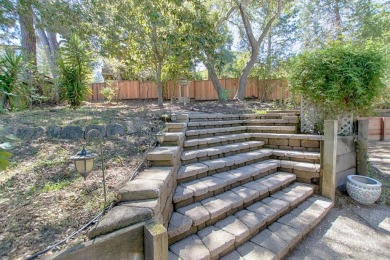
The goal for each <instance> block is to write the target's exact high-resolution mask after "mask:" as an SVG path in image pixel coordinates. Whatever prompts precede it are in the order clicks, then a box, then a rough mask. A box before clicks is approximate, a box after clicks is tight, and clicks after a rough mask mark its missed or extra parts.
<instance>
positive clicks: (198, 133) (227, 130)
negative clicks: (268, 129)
mask: <svg viewBox="0 0 390 260" xmlns="http://www.w3.org/2000/svg"><path fill="white" fill-rule="evenodd" d="M245 131H246V126H233V127H221V128H208V129H196V130H187V131H186V139H187V140H190V139H196V138H201V137H202V138H204V137H215V136H220V135H229V134H240V133H244V132H245Z"/></svg>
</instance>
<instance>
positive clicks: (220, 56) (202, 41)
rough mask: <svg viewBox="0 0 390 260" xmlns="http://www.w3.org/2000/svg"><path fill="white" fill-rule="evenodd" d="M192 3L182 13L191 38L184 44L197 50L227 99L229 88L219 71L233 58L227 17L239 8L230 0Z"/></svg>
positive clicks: (198, 57)
mask: <svg viewBox="0 0 390 260" xmlns="http://www.w3.org/2000/svg"><path fill="white" fill-rule="evenodd" d="M189 3H191V5H188V6H187V7H186V8H185V9H184V10H183V12H184V13H183V14H182V15H181V17H182V18H183V21H184V23H185V24H186V25H187V26H186V31H185V32H184V33H183V35H184V36H183V37H184V38H185V40H184V42H187V43H186V44H184V46H187V48H189V50H190V51H189V52H192V53H193V54H192V55H194V58H193V59H196V60H198V61H200V62H202V63H203V64H204V65H205V67H206V69H207V72H208V76H209V79H210V80H211V82H212V83H213V86H214V89H215V91H216V92H217V94H218V99H219V100H224V99H226V91H225V90H224V89H223V87H222V85H221V83H220V81H219V79H218V72H219V73H222V71H223V69H224V66H225V65H226V64H227V63H229V62H230V61H231V60H232V59H233V57H232V54H231V52H230V50H229V49H228V48H229V42H231V36H230V32H229V30H228V28H227V26H226V21H227V20H228V19H229V17H230V16H231V14H232V13H233V12H234V11H235V10H236V9H237V8H236V7H235V6H232V5H231V3H230V1H226V2H225V1H222V2H221V1H219V2H217V1H208V2H200V1H189ZM185 33H186V34H187V35H185ZM229 39H230V40H229Z"/></svg>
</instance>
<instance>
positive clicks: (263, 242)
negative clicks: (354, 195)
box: [221, 195, 333, 260]
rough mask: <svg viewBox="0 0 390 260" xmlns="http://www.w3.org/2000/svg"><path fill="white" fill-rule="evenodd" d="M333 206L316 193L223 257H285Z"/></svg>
mask: <svg viewBox="0 0 390 260" xmlns="http://www.w3.org/2000/svg"><path fill="white" fill-rule="evenodd" d="M332 207H333V202H331V201H329V200H328V199H325V198H323V197H320V196H316V195H315V196H312V197H310V198H308V199H307V200H306V201H305V202H303V203H302V204H300V205H299V206H298V207H297V208H296V209H294V210H292V211H291V212H290V213H288V214H286V215H284V216H282V217H280V218H279V219H278V220H277V221H276V222H274V223H273V224H271V225H270V226H269V227H267V228H266V229H264V230H263V231H261V232H260V233H259V234H257V235H256V236H254V237H252V238H251V239H250V241H248V242H245V243H244V244H243V245H241V246H239V247H237V248H236V249H235V250H233V251H231V252H230V253H228V254H227V255H225V256H224V257H222V258H221V259H224V260H236V259H237V260H238V259H264V260H268V259H283V258H285V257H286V256H287V254H288V253H289V252H290V251H291V250H292V249H293V248H295V246H296V245H297V244H298V243H299V242H300V240H301V239H302V238H304V237H305V236H306V235H307V234H308V233H309V232H310V231H311V230H312V229H313V228H314V227H315V226H316V225H317V224H318V223H319V222H320V221H321V220H322V219H323V218H324V217H325V216H326V214H327V213H328V212H329V210H330V209H331V208H332Z"/></svg>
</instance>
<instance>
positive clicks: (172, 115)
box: [171, 113, 177, 122]
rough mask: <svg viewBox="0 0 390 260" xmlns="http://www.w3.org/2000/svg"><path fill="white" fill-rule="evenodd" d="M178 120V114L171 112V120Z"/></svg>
mask: <svg viewBox="0 0 390 260" xmlns="http://www.w3.org/2000/svg"><path fill="white" fill-rule="evenodd" d="M176 120H177V115H176V114H175V113H172V114H171V121H172V122H175V121H176Z"/></svg>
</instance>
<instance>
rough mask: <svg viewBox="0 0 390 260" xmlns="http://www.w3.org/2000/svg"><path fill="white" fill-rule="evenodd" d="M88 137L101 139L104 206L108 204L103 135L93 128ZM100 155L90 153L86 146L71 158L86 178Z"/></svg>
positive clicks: (78, 170)
mask: <svg viewBox="0 0 390 260" xmlns="http://www.w3.org/2000/svg"><path fill="white" fill-rule="evenodd" d="M86 138H87V140H88V138H93V139H94V140H98V141H99V147H100V158H101V161H102V173H103V191H104V207H105V206H106V205H107V192H106V178H105V175H104V158H103V145H102V137H101V135H100V132H99V131H98V130H96V129H92V130H91V131H89V132H88V133H87V134H86ZM97 157H98V155H97V154H96V153H89V152H88V151H87V150H86V149H85V146H83V149H82V150H81V151H80V152H78V153H77V154H76V155H75V156H72V157H70V159H71V160H72V161H73V162H74V165H75V167H76V170H77V172H78V173H79V174H80V175H81V176H83V177H84V180H86V178H87V176H88V174H89V173H90V172H91V171H92V169H93V166H94V165H95V159H96V158H97Z"/></svg>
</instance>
